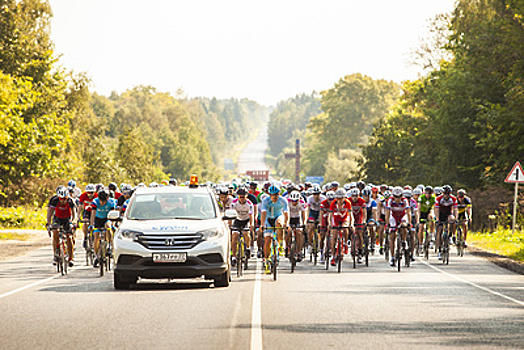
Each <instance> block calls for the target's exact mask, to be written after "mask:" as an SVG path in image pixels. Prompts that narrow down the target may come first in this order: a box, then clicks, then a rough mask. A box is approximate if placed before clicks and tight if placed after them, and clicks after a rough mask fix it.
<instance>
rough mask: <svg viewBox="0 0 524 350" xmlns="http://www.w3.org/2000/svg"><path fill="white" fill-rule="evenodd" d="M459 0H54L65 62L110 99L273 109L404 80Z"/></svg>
mask: <svg viewBox="0 0 524 350" xmlns="http://www.w3.org/2000/svg"><path fill="white" fill-rule="evenodd" d="M454 3H455V0H395V1H392V0H366V1H363V0H321V1H312V0H277V1H273V0H264V1H260V0H259V1H254V0H238V1H232V0H223V1H221V0H192V1H188V0H184V1H179V0H149V1H143V0H141V1H137V0H123V1H122V0H89V1H85V0H50V4H51V8H52V10H53V15H54V16H53V19H52V21H51V38H52V40H53V42H54V44H55V52H56V53H57V54H59V55H61V57H60V61H59V62H60V64H61V65H62V66H63V67H65V68H66V69H69V70H73V71H74V72H76V73H80V72H85V73H86V74H87V76H88V77H89V78H91V80H92V90H94V91H96V92H98V93H99V94H103V95H106V96H107V95H109V94H110V93H111V92H112V91H116V92H118V93H122V92H124V91H125V90H127V89H130V88H132V87H134V86H137V85H151V86H154V87H155V88H156V89H157V90H158V91H162V92H171V93H173V94H176V92H177V91H178V90H179V89H182V90H183V91H184V93H185V95H186V96H188V97H197V96H205V97H217V98H231V97H234V98H249V99H252V100H255V101H257V102H259V103H261V104H264V105H268V106H269V105H276V103H278V102H279V101H281V100H285V99H288V98H290V97H294V96H295V95H296V94H300V93H308V94H309V93H311V92H312V91H317V92H319V91H322V90H326V89H329V88H331V87H333V86H334V84H335V83H336V82H337V81H338V80H339V79H341V78H343V77H344V76H346V75H349V74H353V73H362V74H365V75H368V76H370V77H372V78H374V79H386V80H393V81H395V82H397V83H400V82H402V81H404V80H410V79H416V78H417V77H418V76H419V74H420V72H421V68H420V67H417V66H413V65H410V64H409V58H410V53H411V52H412V51H413V50H414V49H416V48H417V47H418V46H419V45H420V41H421V40H422V39H423V38H424V37H426V36H427V35H429V30H428V24H429V20H430V19H432V18H433V17H435V16H436V15H437V14H439V13H443V12H450V11H451V10H452V9H453V6H454Z"/></svg>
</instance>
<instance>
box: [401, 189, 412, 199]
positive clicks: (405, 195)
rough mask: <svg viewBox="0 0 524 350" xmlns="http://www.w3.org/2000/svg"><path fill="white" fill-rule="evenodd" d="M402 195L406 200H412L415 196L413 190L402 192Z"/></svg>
mask: <svg viewBox="0 0 524 350" xmlns="http://www.w3.org/2000/svg"><path fill="white" fill-rule="evenodd" d="M402 195H403V196H404V197H406V198H411V197H412V196H413V193H412V192H411V190H408V189H405V190H404V191H402Z"/></svg>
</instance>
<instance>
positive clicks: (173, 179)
mask: <svg viewBox="0 0 524 350" xmlns="http://www.w3.org/2000/svg"><path fill="white" fill-rule="evenodd" d="M176 185H178V181H177V180H176V179H175V178H174V177H172V178H170V179H169V186H176Z"/></svg>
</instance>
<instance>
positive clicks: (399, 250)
mask: <svg viewBox="0 0 524 350" xmlns="http://www.w3.org/2000/svg"><path fill="white" fill-rule="evenodd" d="M396 252H397V253H396V258H397V269H398V271H399V272H400V266H401V262H402V240H401V238H400V233H399V232H397V250H396Z"/></svg>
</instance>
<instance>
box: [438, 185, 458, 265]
mask: <svg viewBox="0 0 524 350" xmlns="http://www.w3.org/2000/svg"><path fill="white" fill-rule="evenodd" d="M442 192H443V193H442V194H441V195H440V196H438V197H437V198H436V200H435V217H436V218H437V220H438V221H439V225H438V226H437V246H438V259H439V260H442V231H443V229H444V227H443V225H447V224H449V225H450V228H451V230H449V237H452V236H454V235H455V229H456V226H455V223H454V221H455V219H456V218H457V217H458V203H457V198H456V197H455V196H453V195H452V194H451V192H452V188H451V186H449V185H445V186H443V187H442Z"/></svg>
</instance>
